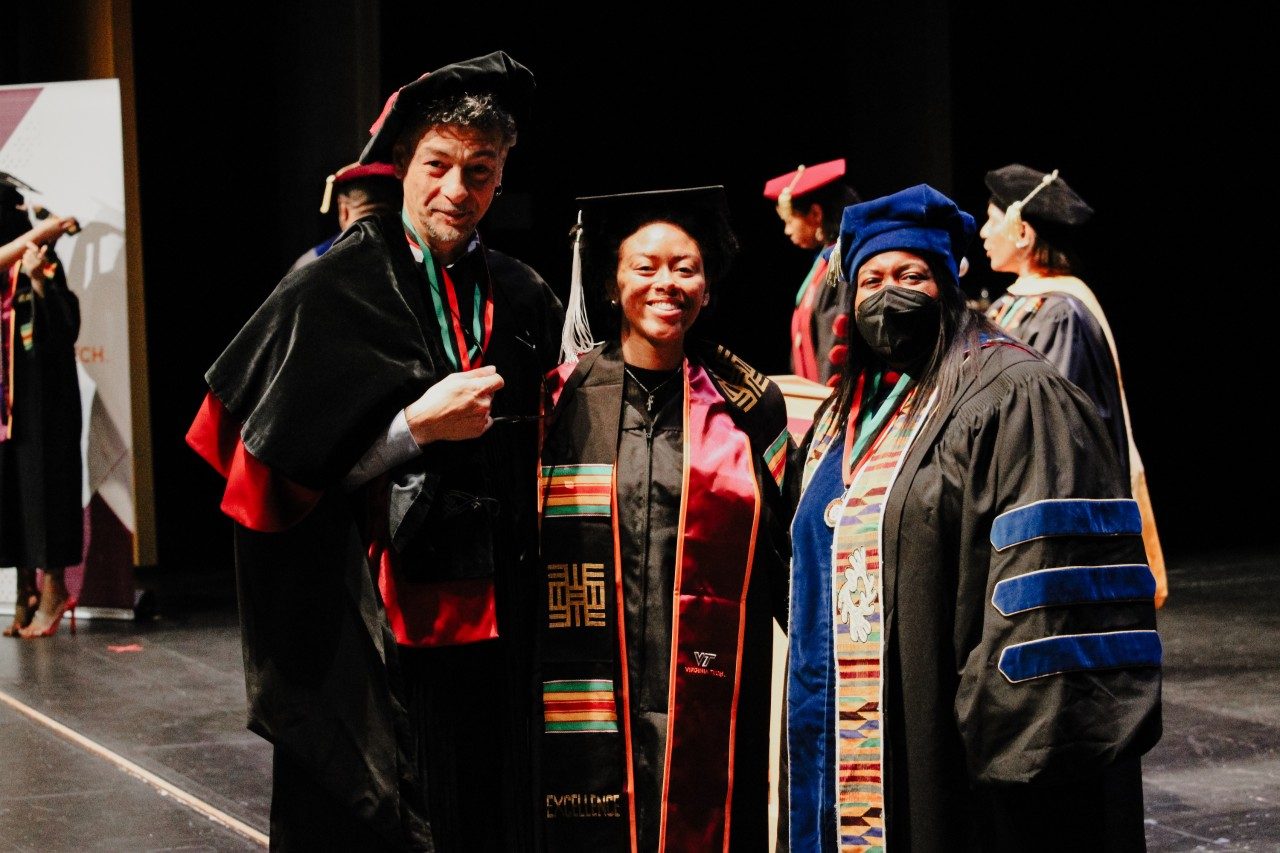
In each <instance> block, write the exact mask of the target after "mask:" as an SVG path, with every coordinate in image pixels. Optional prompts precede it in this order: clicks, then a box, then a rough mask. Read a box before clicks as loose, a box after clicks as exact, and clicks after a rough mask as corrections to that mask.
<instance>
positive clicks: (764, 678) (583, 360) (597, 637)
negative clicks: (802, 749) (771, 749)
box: [538, 187, 790, 851]
mask: <svg viewBox="0 0 1280 853" xmlns="http://www.w3.org/2000/svg"><path fill="white" fill-rule="evenodd" d="M579 204H580V208H581V214H580V225H579V227H578V229H577V232H576V245H577V247H578V249H579V251H578V252H575V255H576V256H577V257H578V258H579V261H580V263H579V262H575V265H574V266H575V268H576V269H579V270H580V271H581V275H580V277H576V278H577V280H576V282H575V286H574V288H573V292H572V294H571V296H570V301H569V309H568V314H569V322H568V324H567V326H566V332H565V341H564V346H565V356H566V359H567V360H566V362H565V364H563V365H561V367H560V368H559V370H557V371H556V372H555V373H554V374H553V387H554V395H553V396H554V410H553V419H552V422H551V424H550V426H549V430H548V434H547V436H546V441H545V445H544V448H543V452H542V478H543V487H542V555H543V572H544V575H543V578H542V582H543V584H544V585H545V591H544V593H543V595H541V596H540V598H541V600H542V601H543V602H544V604H543V607H544V610H543V612H542V615H541V616H540V620H539V621H540V625H539V630H540V635H539V644H538V661H539V666H540V673H539V676H538V680H539V681H541V688H542V708H543V721H542V732H541V736H540V767H541V789H540V793H541V797H542V800H541V806H542V808H543V809H544V814H543V818H544V820H543V830H544V834H545V845H546V849H548V850H582V851H588V850H590V851H596V850H604V851H615V850H633V851H654V850H670V851H686V850H757V851H764V850H766V849H768V838H767V814H768V760H767V750H768V743H769V738H768V712H769V682H770V674H771V660H772V651H771V648H772V626H771V624H770V622H771V619H772V617H774V616H777V617H778V618H779V619H783V618H785V617H784V614H785V596H786V566H787V555H788V541H787V532H786V525H787V522H788V520H789V518H790V508H789V505H788V503H787V501H786V499H785V497H784V488H783V487H784V484H785V478H786V476H787V474H786V465H787V451H788V448H789V444H790V440H789V434H788V432H787V419H786V411H785V407H784V403H783V398H782V393H781V392H780V391H779V390H778V388H777V387H776V386H775V385H773V383H772V382H770V381H769V380H768V379H767V378H766V377H765V376H763V375H762V374H760V373H758V372H757V371H755V370H753V369H752V368H751V367H750V366H748V365H747V364H745V363H744V362H742V361H741V360H740V359H738V358H736V357H735V356H733V355H732V354H730V353H729V352H728V351H726V350H725V349H723V348H720V347H715V346H709V345H705V344H702V343H697V344H695V343H693V342H692V341H690V340H689V337H688V335H689V330H690V327H691V326H692V325H693V323H694V321H695V319H697V317H698V314H699V312H700V311H702V309H703V307H704V306H705V305H706V303H707V301H708V300H709V297H710V288H711V287H712V286H714V285H715V283H716V282H717V281H719V279H720V278H721V276H722V275H723V274H724V270H725V267H726V266H727V264H728V262H729V259H730V256H731V255H732V252H733V250H734V248H735V241H734V238H733V235H732V233H731V232H730V231H729V227H728V222H727V218H726V213H725V202H724V192H723V188H721V187H702V188H697V189H687V190H673V191H666V192H653V193H634V194H630V195H620V196H605V197H594V198H583V199H579ZM584 283H585V284H586V285H587V287H586V288H585V289H584V287H583V284H584ZM587 292H591V293H594V294H605V295H606V296H607V299H608V305H607V307H605V308H604V311H605V313H606V317H607V320H608V323H609V327H610V330H611V333H610V334H609V335H608V338H607V340H606V342H604V343H602V344H599V345H595V346H592V345H590V330H589V325H588V324H586V323H585V315H586V313H587V311H588V307H587V305H586V302H585V300H586V293H587Z"/></svg>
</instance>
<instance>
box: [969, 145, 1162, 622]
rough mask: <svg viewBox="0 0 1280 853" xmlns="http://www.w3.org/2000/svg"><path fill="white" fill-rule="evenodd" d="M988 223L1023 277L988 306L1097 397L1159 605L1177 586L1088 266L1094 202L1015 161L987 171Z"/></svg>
mask: <svg viewBox="0 0 1280 853" xmlns="http://www.w3.org/2000/svg"><path fill="white" fill-rule="evenodd" d="M986 183H987V189H989V190H990V191H991V200H990V202H988V204H987V221H986V222H985V223H984V224H983V226H982V230H981V232H980V233H981V236H982V238H983V247H984V248H985V249H986V252H987V257H988V258H989V259H990V261H991V269H992V270H994V271H995V272H1011V273H1017V274H1018V279H1017V280H1016V281H1015V282H1014V283H1013V284H1011V285H1010V286H1009V289H1008V290H1007V291H1006V293H1005V294H1004V295H1003V296H1001V297H1000V298H999V299H997V300H996V301H995V302H994V303H992V305H991V306H990V307H989V308H988V309H987V316H988V317H990V318H991V319H992V320H993V321H995V323H996V325H998V326H999V327H1000V328H1001V329H1003V330H1004V331H1006V332H1008V333H1009V334H1010V335H1012V336H1013V337H1015V338H1017V339H1018V340H1020V341H1022V342H1023V343H1025V344H1027V345H1028V346H1030V347H1031V348H1033V349H1034V350H1036V351H1037V352H1039V353H1040V354H1042V355H1043V356H1044V357H1045V358H1047V359H1048V360H1049V361H1050V362H1051V363H1052V364H1053V365H1054V366H1055V367H1057V368H1058V369H1059V370H1060V371H1062V375H1063V376H1066V377H1067V378H1068V379H1070V380H1071V381H1072V382H1073V383H1075V384H1076V385H1077V386H1079V388H1080V389H1081V390H1082V391H1084V392H1085V393H1086V394H1088V395H1089V398H1090V399H1091V400H1093V403H1094V406H1095V407H1097V409H1098V414H1099V415H1100V416H1101V417H1102V420H1103V422H1104V423H1105V424H1106V425H1107V431H1108V432H1109V433H1110V434H1111V439H1112V441H1113V442H1114V444H1115V447H1116V452H1117V453H1118V454H1119V456H1120V461H1121V464H1122V465H1123V466H1124V467H1125V469H1126V472H1127V475H1128V478H1129V483H1130V485H1131V487H1132V491H1133V497H1134V499H1135V500H1137V501H1138V506H1139V508H1140V509H1141V510H1142V537H1143V541H1144V542H1145V545H1146V549H1147V562H1148V564H1149V565H1150V566H1151V571H1152V573H1153V574H1154V575H1155V577H1156V607H1160V606H1161V605H1163V604H1164V601H1165V598H1166V597H1167V596H1168V593H1169V586H1168V581H1167V579H1166V575H1165V566H1164V552H1163V550H1162V549H1161V547H1160V537H1159V535H1158V534H1157V531H1156V522H1155V513H1154V512H1153V510H1152V507H1151V498H1150V496H1149V493H1148V491H1147V476H1146V470H1145V468H1144V467H1143V464H1142V457H1141V456H1139V455H1138V447H1137V445H1136V444H1135V443H1134V441H1133V426H1132V424H1131V423H1130V419H1129V404H1128V402H1127V401H1126V400H1125V396H1124V383H1123V381H1122V380H1121V378H1120V357H1119V354H1118V353H1117V351H1116V343H1115V336H1114V335H1112V333H1111V326H1110V325H1109V324H1108V323H1107V316H1106V314H1104V313H1103V311H1102V306H1101V305H1100V304H1099V303H1098V299H1097V297H1096V296H1094V294H1093V291H1092V290H1090V289H1089V287H1088V285H1086V284H1085V283H1084V282H1083V281H1081V280H1080V279H1079V278H1078V277H1077V273H1078V272H1079V267H1080V260H1079V254H1080V252H1079V245H1080V243H1081V240H1080V237H1081V232H1082V230H1083V228H1084V226H1085V225H1086V224H1087V223H1088V222H1089V220H1090V219H1092V217H1093V209H1092V208H1091V207H1089V205H1088V204H1086V203H1085V201H1084V199H1082V198H1080V196H1079V195H1077V194H1076V192H1075V191H1074V190H1072V189H1071V187H1069V186H1067V182H1066V181H1065V180H1063V178H1062V177H1061V176H1060V175H1059V174H1058V172H1057V171H1054V172H1052V173H1050V174H1045V173H1044V172H1039V171H1036V170H1035V169H1031V168H1028V167H1027V166H1022V165H1019V164H1017V163H1014V164H1012V165H1009V166H1004V167H1003V168H1000V169H995V170H993V171H991V172H988V173H987V177H986Z"/></svg>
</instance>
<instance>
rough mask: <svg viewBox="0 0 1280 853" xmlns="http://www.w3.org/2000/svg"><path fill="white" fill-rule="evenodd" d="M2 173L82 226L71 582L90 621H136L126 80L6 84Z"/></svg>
mask: <svg viewBox="0 0 1280 853" xmlns="http://www.w3.org/2000/svg"><path fill="white" fill-rule="evenodd" d="M0 171H4V172H8V173H9V174H10V175H13V176H14V177H16V178H18V179H20V180H22V181H23V182H24V183H26V184H27V185H29V186H30V187H32V188H33V189H34V190H35V192H25V191H24V195H25V196H26V199H27V205H28V207H29V208H30V207H31V205H33V204H35V205H39V206H41V207H44V208H46V209H48V210H49V211H51V212H52V213H54V214H56V215H58V216H74V217H75V218H76V219H77V220H78V221H79V223H80V231H79V233H77V234H75V235H67V236H64V237H62V238H61V239H60V240H59V241H58V243H57V246H56V248H57V252H58V256H59V258H60V259H61V261H62V264H63V267H64V269H65V272H66V275H67V282H68V284H69V285H70V287H71V290H72V291H73V292H74V293H75V294H76V296H77V297H78V298H79V300H80V318H81V321H80V337H79V339H78V340H77V346H76V353H77V357H78V361H79V368H78V372H79V376H80V398H81V402H82V410H83V425H82V431H81V440H80V441H81V450H82V455H83V461H84V480H83V483H84V487H83V494H82V497H83V502H84V507H85V559H84V562H83V563H82V564H81V565H80V566H76V567H70V568H68V569H67V572H66V580H67V585H68V587H70V590H71V593H72V595H76V594H77V593H78V594H79V599H80V604H81V606H82V607H84V608H86V609H88V610H89V613H90V614H92V613H93V612H94V610H95V609H99V608H101V609H102V612H103V613H110V612H112V611H116V610H119V611H121V614H120V615H125V613H126V612H127V613H128V614H129V615H131V614H132V608H133V603H134V602H133V539H134V535H135V533H136V527H135V523H134V505H135V504H134V484H133V470H134V464H133V430H132V419H131V415H130V412H131V408H130V393H131V390H130V379H129V376H130V363H129V324H128V317H129V314H128V312H129V302H128V293H127V289H126V281H127V279H126V276H125V262H126V259H125V202H124V198H125V192H124V143H123V138H122V132H121V121H120V87H119V83H118V81H116V80H83V81H74V82H68V83H31V84H21V85H16V86H0ZM13 594H14V580H13V572H12V570H11V569H3V570H0V608H3V609H7V608H5V605H6V603H7V604H8V605H9V606H11V605H12V599H13Z"/></svg>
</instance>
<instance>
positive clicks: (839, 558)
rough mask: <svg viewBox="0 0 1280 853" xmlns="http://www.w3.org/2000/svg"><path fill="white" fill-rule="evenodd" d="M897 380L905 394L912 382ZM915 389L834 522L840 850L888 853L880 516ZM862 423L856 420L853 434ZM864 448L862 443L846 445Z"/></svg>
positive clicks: (865, 457) (860, 469) (859, 461)
mask: <svg viewBox="0 0 1280 853" xmlns="http://www.w3.org/2000/svg"><path fill="white" fill-rule="evenodd" d="M902 379H903V381H900V382H898V383H896V385H897V387H896V388H895V391H898V392H899V393H898V394H897V395H895V394H892V393H891V394H890V395H889V397H888V400H889V401H893V400H896V399H898V397H899V396H900V394H901V391H902V389H903V387H904V382H909V380H907V379H906V377H903V378H902ZM914 396H915V389H914V387H913V388H911V390H910V391H908V392H907V393H906V395H905V397H902V398H901V399H902V402H901V404H900V405H897V406H896V407H894V408H895V409H896V411H893V412H892V414H890V415H889V417H888V418H887V422H886V423H885V426H884V427H883V429H881V430H879V431H878V433H876V434H875V435H874V436H867V435H865V434H864V435H863V436H861V437H860V438H866V439H867V440H866V442H865V443H864V444H863V447H869V449H862V450H861V452H859V450H858V449H853V450H852V456H851V457H849V458H847V459H846V464H847V465H849V466H850V467H851V468H852V475H851V481H850V485H849V487H848V489H847V490H846V491H845V493H844V495H843V496H842V497H841V498H840V499H839V504H838V506H837V507H835V512H833V513H831V520H833V521H835V536H834V540H833V543H832V568H831V601H832V608H831V617H832V620H833V623H832V624H833V626H834V631H833V634H834V637H835V657H836V679H835V683H836V708H835V710H836V719H835V720H834V721H833V723H834V725H835V729H836V754H835V761H836V762H837V766H836V819H837V821H838V828H837V837H838V839H839V845H840V846H839V849H840V851H841V853H873V851H874V853H883V851H884V850H885V846H886V837H885V822H884V785H883V781H884V777H883V773H882V770H883V749H882V745H881V739H880V735H881V715H880V709H881V707H882V700H881V697H882V684H881V677H880V675H881V665H882V661H883V658H884V651H883V649H884V639H885V638H884V634H883V632H882V630H881V629H882V626H883V624H884V623H883V613H882V609H881V602H882V600H883V597H882V595H881V577H882V576H881V567H880V554H881V553H882V550H883V549H882V546H881V523H880V521H881V513H882V510H883V508H884V502H885V498H886V497H887V496H888V494H889V489H890V488H891V487H892V485H893V481H894V478H895V477H897V474H898V470H899V468H900V466H901V464H902V460H903V459H904V457H905V456H906V453H907V450H908V449H909V448H910V446H911V441H912V439H913V438H914V437H915V435H916V433H917V432H918V431H919V429H920V426H921V425H922V424H923V423H924V421H925V419H926V416H927V415H928V411H929V406H928V405H926V406H924V407H923V408H921V409H920V410H916V408H915V406H914V405H913V403H914ZM854 426H855V424H854V423H853V422H852V421H851V422H850V424H849V433H850V434H852V433H853V432H854ZM846 444H847V445H852V447H853V448H857V445H858V444H859V442H858V441H855V442H846Z"/></svg>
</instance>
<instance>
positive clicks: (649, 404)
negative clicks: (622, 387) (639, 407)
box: [622, 366, 681, 414]
mask: <svg viewBox="0 0 1280 853" xmlns="http://www.w3.org/2000/svg"><path fill="white" fill-rule="evenodd" d="M622 369H623V370H625V371H626V372H627V375H628V376H630V377H631V381H632V382H634V383H636V384H637V385H639V386H640V390H641V391H643V392H644V393H645V394H647V395H648V399H647V400H645V401H644V410H645V412H646V413H648V414H653V399H654V395H655V394H657V393H658V392H659V391H661V390H662V389H663V387H664V386H665V385H666V384H667V383H668V382H670V381H671V380H672V379H675V378H676V377H677V376H679V375H680V373H681V371H680V370H679V369H677V370H676V372H675V373H672V374H671V375H670V376H668V377H667V378H666V379H664V380H662V381H661V382H659V383H658V384H657V385H655V386H653V387H652V388H646V387H645V385H644V383H643V382H641V381H640V380H639V378H637V377H636V375H635V374H634V373H632V372H631V368H630V367H626V366H624V367H623V368H622Z"/></svg>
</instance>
